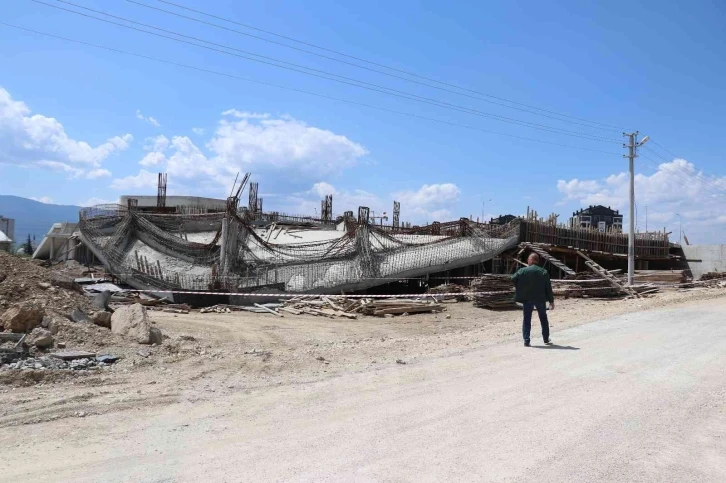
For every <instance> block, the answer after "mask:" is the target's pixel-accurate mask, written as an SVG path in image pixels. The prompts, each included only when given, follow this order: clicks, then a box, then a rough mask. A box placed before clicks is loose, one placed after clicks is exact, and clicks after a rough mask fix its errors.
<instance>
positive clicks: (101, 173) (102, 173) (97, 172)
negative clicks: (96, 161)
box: [86, 168, 111, 179]
mask: <svg viewBox="0 0 726 483" xmlns="http://www.w3.org/2000/svg"><path fill="white" fill-rule="evenodd" d="M107 176H111V171H109V170H107V169H103V168H98V169H92V170H91V171H89V172H88V173H86V178H88V179H97V178H105V177H107Z"/></svg>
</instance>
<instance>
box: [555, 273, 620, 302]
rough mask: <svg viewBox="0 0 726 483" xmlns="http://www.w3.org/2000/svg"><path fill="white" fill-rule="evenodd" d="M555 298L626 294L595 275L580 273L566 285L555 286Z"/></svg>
mask: <svg viewBox="0 0 726 483" xmlns="http://www.w3.org/2000/svg"><path fill="white" fill-rule="evenodd" d="M554 288H555V296H564V297H565V298H588V297H608V298H609V297H623V296H625V295H626V293H625V292H624V291H623V290H621V289H619V288H617V287H615V286H613V285H612V283H610V281H608V280H606V279H604V278H602V277H601V276H600V275H598V274H596V273H587V272H582V273H578V274H577V275H575V277H574V278H573V279H570V280H567V281H566V283H557V284H555V287H554Z"/></svg>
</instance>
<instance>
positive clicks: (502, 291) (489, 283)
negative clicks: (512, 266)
mask: <svg viewBox="0 0 726 483" xmlns="http://www.w3.org/2000/svg"><path fill="white" fill-rule="evenodd" d="M471 290H472V291H474V292H497V293H492V294H477V295H474V306H475V307H479V308H483V309H493V310H503V309H515V308H518V305H517V304H516V303H515V302H514V284H513V283H512V279H511V277H510V276H509V275H484V276H483V277H481V278H477V279H474V280H472V282H471Z"/></svg>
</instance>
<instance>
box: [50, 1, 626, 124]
mask: <svg viewBox="0 0 726 483" xmlns="http://www.w3.org/2000/svg"><path fill="white" fill-rule="evenodd" d="M57 1H60V2H62V3H67V4H69V5H75V4H73V3H71V2H67V1H64V0H57ZM126 1H127V2H129V3H133V4H135V5H139V6H141V7H144V8H148V9H151V10H155V11H158V12H163V13H165V14H168V15H174V16H176V17H179V18H184V19H187V20H191V21H193V22H197V23H200V24H203V25H208V26H211V27H215V28H218V29H222V30H225V31H228V32H234V33H236V34H239V35H244V36H246V37H250V38H254V39H258V40H261V41H263V42H269V43H272V44H275V45H280V46H283V47H286V48H288V49H292V50H296V51H299V52H304V53H306V54H310V55H315V56H317V57H321V58H323V59H328V60H332V61H333V62H339V63H341V64H346V65H350V66H353V67H356V68H359V69H364V70H367V71H370V72H376V73H378V74H382V75H386V76H389V77H393V78H396V79H401V80H404V81H406V82H411V83H414V84H418V85H422V86H427V87H430V88H432V89H437V90H440V91H444V92H449V93H452V94H456V95H460V96H464V97H468V98H470V99H477V100H480V101H484V102H488V103H491V104H494V105H497V106H502V107H506V108H509V109H515V110H518V111H522V112H527V113H530V114H535V115H538V116H543V117H546V118H549V119H555V120H557V121H561V122H568V123H572V124H577V125H580V126H585V127H588V128H592V129H601V130H605V131H612V132H620V131H621V129H618V128H616V127H615V126H609V125H607V124H602V123H598V122H595V121H588V120H585V119H581V118H577V117H574V116H569V115H566V114H560V113H556V112H554V111H548V110H546V109H540V108H537V107H532V106H527V107H528V108H522V107H516V106H510V105H508V104H504V103H502V102H496V101H492V100H490V99H487V98H485V97H481V96H487V97H491V98H493V99H500V98H498V97H495V96H489V95H487V94H479V96H475V95H471V94H466V93H465V92H459V91H455V90H452V89H449V88H446V87H441V86H437V85H433V84H431V83H430V82H434V83H439V84H442V85H446V86H451V87H456V86H453V85H450V84H446V83H441V82H438V81H434V80H432V79H428V78H426V77H422V76H418V75H416V74H413V73H408V72H405V71H400V72H404V73H405V74H406V75H408V76H414V77H417V78H421V79H426V80H427V81H428V82H422V81H419V80H415V79H410V78H408V77H404V76H402V75H396V74H392V73H390V72H386V71H383V70H379V69H374V68H371V67H366V66H364V65H360V64H357V63H355V62H350V61H347V60H342V59H338V58H335V57H331V56H329V55H325V54H321V53H319V52H314V51H312V50H308V49H303V48H300V47H295V46H294V45H289V44H286V43H284V42H278V41H276V40H272V39H268V38H265V37H261V36H259V35H254V34H251V33H248V32H243V31H241V30H237V29H233V28H229V27H225V26H224V25H219V24H216V23H213V22H207V21H205V20H201V19H198V18H195V17H190V16H188V15H183V14H180V13H178V12H173V11H171V10H166V9H164V8H159V7H154V6H153V5H148V4H145V3H142V2H138V1H136V0H126ZM163 3H169V4H171V5H174V6H176V7H178V8H182V9H185V10H190V11H193V12H196V13H198V14H201V15H206V16H209V17H213V18H219V19H220V20H223V21H225V22H230V23H237V22H234V21H232V20H227V19H222V18H220V17H216V16H214V15H211V14H207V13H202V12H200V11H198V10H194V9H188V8H186V7H182V6H179V5H176V4H173V3H170V2H163ZM76 6H77V5H76ZM241 25H243V26H245V27H247V28H253V27H248V26H247V25H244V24H241ZM266 33H268V34H270V35H276V34H272V33H270V32H266ZM281 37H284V36H281ZM284 38H287V37H284ZM296 42H300V41H296ZM301 43H304V42H301ZM315 48H319V49H323V48H322V47H317V46H316V47H315ZM323 50H328V49H323ZM333 52H335V51H333ZM335 53H336V54H337V55H344V56H346V57H351V56H348V55H346V54H343V53H339V52H335ZM352 58H355V57H352ZM356 59H357V58H356ZM357 60H359V61H361V62H366V63H370V64H372V65H378V64H376V63H374V62H368V61H364V60H361V59H357ZM383 67H384V68H386V69H391V70H395V71H398V69H393V68H391V67H386V66H383ZM456 88H457V89H463V88H461V87H456ZM463 90H467V91H468V89H463ZM470 92H476V91H470ZM507 102H510V103H514V104H520V103H516V102H514V101H509V100H507ZM520 105H524V106H526V104H520ZM537 111H541V112H537ZM558 116H559V117H558ZM598 125H600V126H601V127H598ZM602 126H608V127H602Z"/></svg>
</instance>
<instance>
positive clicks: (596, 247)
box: [519, 219, 670, 259]
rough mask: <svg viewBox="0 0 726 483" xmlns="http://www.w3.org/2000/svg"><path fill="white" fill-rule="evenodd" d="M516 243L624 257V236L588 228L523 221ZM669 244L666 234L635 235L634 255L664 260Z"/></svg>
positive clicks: (625, 246) (626, 249) (625, 249)
mask: <svg viewBox="0 0 726 483" xmlns="http://www.w3.org/2000/svg"><path fill="white" fill-rule="evenodd" d="M519 240H520V242H528V243H542V244H546V245H552V246H558V247H566V248H570V249H575V250H585V251H587V252H600V253H610V254H613V255H627V254H628V235H627V234H625V233H616V232H613V231H609V232H607V231H606V232H600V231H597V230H594V229H591V228H571V227H568V226H565V225H557V224H554V223H551V222H548V221H543V220H539V219H523V220H522V221H521V224H520V234H519ZM669 249H670V242H669V241H668V234H667V233H665V232H658V233H639V234H636V236H635V256H636V258H643V259H667V258H668V251H669Z"/></svg>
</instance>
